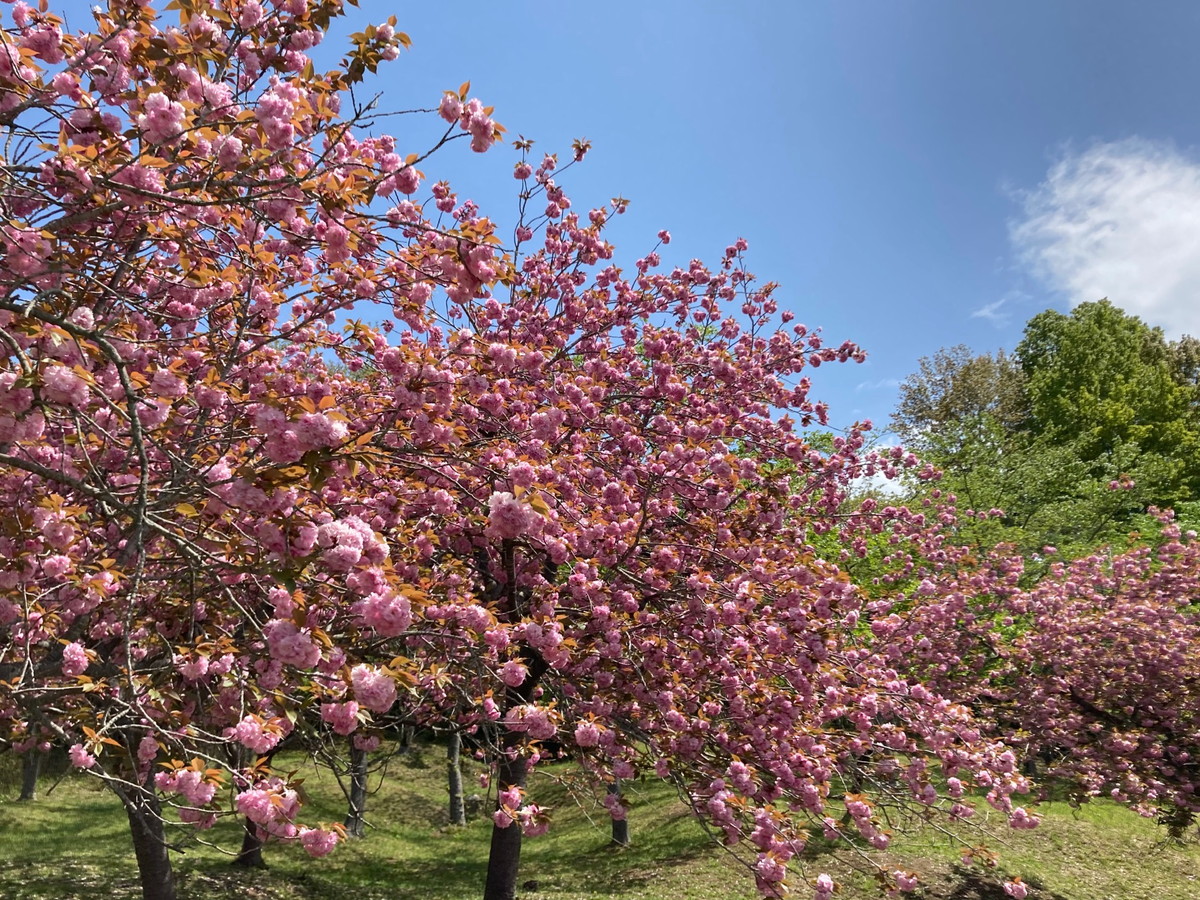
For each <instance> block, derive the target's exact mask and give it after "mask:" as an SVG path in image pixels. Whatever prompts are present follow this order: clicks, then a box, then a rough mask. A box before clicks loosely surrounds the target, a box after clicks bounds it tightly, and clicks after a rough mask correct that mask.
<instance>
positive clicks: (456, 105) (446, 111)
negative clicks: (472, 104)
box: [438, 91, 463, 123]
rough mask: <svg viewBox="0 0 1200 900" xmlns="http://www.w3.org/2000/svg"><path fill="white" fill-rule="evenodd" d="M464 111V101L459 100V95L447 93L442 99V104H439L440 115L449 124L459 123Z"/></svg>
mask: <svg viewBox="0 0 1200 900" xmlns="http://www.w3.org/2000/svg"><path fill="white" fill-rule="evenodd" d="M462 111H463V104H462V100H460V99H459V98H458V94H454V93H451V92H450V91H446V93H445V95H443V97H442V102H441V103H440V104H438V115H440V116H441V117H442V118H443V119H445V120H446V121H447V122H451V123H453V122H457V121H458V118H459V116H461V115H462Z"/></svg>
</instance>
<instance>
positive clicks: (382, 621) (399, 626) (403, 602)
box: [359, 591, 412, 637]
mask: <svg viewBox="0 0 1200 900" xmlns="http://www.w3.org/2000/svg"><path fill="white" fill-rule="evenodd" d="M359 609H360V611H361V614H362V618H363V621H364V622H365V623H366V624H367V625H368V626H369V627H370V628H373V629H374V630H375V633H376V634H378V635H379V636H380V637H395V636H396V635H399V634H403V633H404V632H405V631H407V630H408V626H409V625H411V624H412V604H411V603H410V602H409V600H408V598H407V597H402V596H400V595H399V594H393V593H391V592H390V591H384V592H381V593H375V594H371V595H370V596H368V597H367V598H366V599H365V600H363V602H362V605H361V606H360V607H359Z"/></svg>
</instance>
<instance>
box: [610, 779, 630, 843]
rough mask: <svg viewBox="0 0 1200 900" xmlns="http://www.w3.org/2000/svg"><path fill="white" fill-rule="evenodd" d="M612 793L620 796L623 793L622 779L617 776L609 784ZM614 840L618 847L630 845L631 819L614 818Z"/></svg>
mask: <svg viewBox="0 0 1200 900" xmlns="http://www.w3.org/2000/svg"><path fill="white" fill-rule="evenodd" d="M608 793H609V794H610V795H614V796H619V795H620V793H621V779H619V778H617V779H615V780H614V781H613V783H612V784H610V785H609V786H608ZM612 842H613V844H614V845H615V846H617V847H628V846H629V820H628V819H613V820H612Z"/></svg>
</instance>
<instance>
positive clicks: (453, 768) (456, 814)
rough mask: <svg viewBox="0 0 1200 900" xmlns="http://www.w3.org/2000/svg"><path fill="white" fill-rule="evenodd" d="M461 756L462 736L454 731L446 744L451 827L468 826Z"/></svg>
mask: <svg viewBox="0 0 1200 900" xmlns="http://www.w3.org/2000/svg"><path fill="white" fill-rule="evenodd" d="M461 755H462V735H460V734H459V733H458V732H457V731H452V732H450V738H449V740H448V742H447V744H446V786H447V788H448V789H449V791H450V824H451V825H466V824H467V808H466V804H465V802H464V800H463V780H462V765H461V764H460V761H459V757H460V756H461Z"/></svg>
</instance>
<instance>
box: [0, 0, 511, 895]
mask: <svg viewBox="0 0 1200 900" xmlns="http://www.w3.org/2000/svg"><path fill="white" fill-rule="evenodd" d="M172 5H173V7H174V8H176V9H177V10H178V23H177V24H171V25H167V24H163V23H161V22H160V20H159V16H158V12H157V11H156V10H155V9H154V8H153V7H152V6H151V5H149V4H147V3H142V2H132V0H112V2H110V3H108V4H107V8H97V9H96V10H95V25H94V27H93V28H92V29H91V30H90V31H88V32H85V33H80V34H67V33H65V31H64V26H63V23H62V21H61V19H60V18H59V17H57V16H55V15H54V14H53V13H52V12H51V11H50V10H49V9H48V7H47V5H46V4H42V5H41V7H39V8H38V9H33V8H31V7H30V6H29V5H27V4H25V3H21V2H17V3H9V4H7V5H6V9H5V10H4V12H5V16H6V21H5V22H4V30H3V33H2V44H0V117H2V118H3V122H4V126H5V128H6V130H7V135H6V144H5V155H4V158H3V161H2V165H3V182H2V186H0V204H2V205H3V209H4V222H5V224H4V225H3V226H2V227H0V245H2V252H3V263H2V264H0V345H2V346H3V354H4V355H3V362H2V364H0V496H2V497H3V500H4V503H5V505H6V508H8V509H9V510H11V511H12V515H11V516H6V517H5V520H4V525H3V530H2V532H0V553H2V554H3V556H4V558H5V560H6V566H5V568H4V571H3V573H0V723H2V725H0V728H2V731H0V734H3V735H4V737H5V739H6V741H7V742H8V743H10V744H12V745H13V746H14V747H15V748H17V749H18V750H26V749H30V748H34V747H39V746H41V745H43V744H44V743H45V742H46V741H50V740H53V741H59V742H64V743H67V744H69V745H70V746H71V758H72V760H73V762H74V763H75V764H76V765H77V766H79V767H81V768H83V769H86V770H88V771H89V772H92V773H94V774H96V775H98V776H99V777H101V778H103V779H104V780H105V781H106V783H107V784H108V785H109V786H110V787H111V788H112V789H113V791H114V792H115V793H116V794H117V795H118V796H119V797H120V799H121V801H122V802H123V804H124V807H125V809H126V812H127V813H128V816H129V821H130V825H131V829H132V834H133V839H134V846H135V850H136V853H137V857H138V862H139V867H140V870H141V873H142V883H143V891H144V894H145V896H146V897H148V898H149V897H162V898H169V897H173V896H174V887H173V884H172V877H171V871H170V861H169V858H168V855H167V851H166V842H165V838H164V832H163V815H162V804H163V798H164V797H167V798H171V802H172V803H173V804H174V805H177V806H179V807H180V808H179V812H178V817H179V818H180V819H182V820H183V821H184V822H186V823H192V824H194V825H197V826H200V827H204V826H206V825H208V824H210V823H211V821H212V820H213V817H214V815H215V811H216V809H217V808H218V798H219V794H218V788H219V787H220V786H221V785H227V784H233V785H235V786H236V787H238V788H239V789H240V793H239V794H238V799H237V808H238V810H239V811H240V812H241V813H243V814H245V815H248V816H249V817H250V818H251V819H252V820H254V821H255V822H256V823H257V825H258V826H259V828H260V829H262V830H264V831H265V832H268V833H270V834H271V835H274V836H277V837H280V838H283V839H294V840H298V841H299V842H301V843H302V844H303V845H304V846H305V848H306V849H308V850H309V852H310V853H312V854H313V855H321V854H324V853H327V852H328V851H329V850H330V849H331V848H332V846H333V844H334V843H335V842H336V840H337V838H338V836H339V831H338V829H337V828H335V827H330V826H320V827H307V826H303V825H300V824H299V823H298V822H297V821H296V819H295V811H296V808H297V796H296V794H295V791H294V790H292V789H291V788H290V787H289V786H288V785H287V784H286V783H285V782H284V781H281V780H280V779H278V778H276V777H275V776H273V775H271V774H270V772H269V771H268V770H267V769H265V768H263V767H255V766H254V765H251V766H249V767H245V768H243V767H242V766H241V765H240V764H239V763H230V762H229V761H228V760H229V759H230V756H231V754H230V752H228V751H229V750H230V748H235V749H236V748H241V750H242V751H245V752H247V753H250V754H254V755H264V754H267V753H269V752H270V751H271V750H272V748H274V747H275V746H276V745H277V744H278V742H279V741H280V740H281V738H283V737H284V736H285V735H287V734H288V733H289V732H291V731H292V730H293V729H294V727H295V722H297V721H301V717H299V716H298V713H297V710H298V709H300V707H301V706H302V704H303V702H304V700H305V699H307V697H308V695H307V694H305V693H303V692H304V691H305V690H308V689H309V688H308V687H307V686H308V685H310V684H311V683H314V682H320V683H322V684H326V685H327V686H329V685H333V684H335V683H336V684H337V685H339V686H340V687H339V688H338V689H337V691H338V692H340V693H342V694H345V695H346V698H347V700H346V702H345V703H344V704H342V705H341V707H340V709H339V710H338V711H337V712H336V713H332V714H329V715H327V717H326V718H327V719H333V720H334V724H335V725H336V724H337V722H338V721H339V720H338V715H339V714H343V715H344V713H345V712H346V710H347V709H348V708H349V706H350V705H351V704H354V703H355V702H356V701H354V700H350V699H348V698H349V697H351V696H354V695H356V694H357V695H358V696H359V700H361V702H362V708H363V710H364V712H363V713H362V715H363V716H364V717H365V716H367V715H368V713H367V712H365V710H369V709H379V708H380V707H381V705H382V703H383V698H384V697H385V696H386V695H387V685H391V684H392V682H391V681H390V680H389V677H388V676H383V675H380V674H379V673H378V670H377V669H376V668H374V667H370V666H357V667H354V668H353V669H351V668H350V667H346V666H344V659H345V651H344V650H342V649H341V648H338V647H335V646H334V645H333V642H332V640H331V639H330V637H329V635H328V633H327V632H326V631H325V627H326V626H329V625H330V624H331V622H330V621H329V620H327V619H322V618H320V617H319V616H316V615H314V616H313V617H311V618H309V617H307V616H306V609H307V608H309V604H310V598H311V599H312V601H315V599H316V598H317V597H321V596H324V595H329V597H330V600H329V606H328V607H327V608H328V609H336V608H338V606H337V603H336V602H335V601H334V600H333V599H332V598H333V597H334V596H337V597H340V596H341V595H342V594H343V593H344V591H345V590H346V583H347V581H348V576H349V575H350V573H351V571H352V569H353V567H354V563H355V561H356V560H357V559H358V558H360V557H365V558H368V559H370V560H372V561H373V562H375V563H380V562H382V561H383V560H384V559H385V558H386V556H387V548H386V545H385V543H384V541H383V540H382V538H380V537H379V536H377V535H375V534H374V533H373V532H372V531H371V530H370V528H369V527H367V526H366V525H365V524H364V523H362V522H360V521H357V520H351V521H344V520H340V519H338V520H335V517H334V514H333V513H330V512H329V511H328V510H329V508H330V503H331V502H334V501H336V496H335V495H333V494H332V493H331V492H322V490H321V487H320V485H321V484H322V480H323V473H324V471H325V468H326V467H327V466H328V465H329V464H330V460H331V459H333V458H335V457H338V456H339V455H352V454H353V452H354V450H355V444H354V442H353V435H352V434H351V432H350V427H349V426H350V423H349V422H348V420H347V418H346V416H345V414H344V412H342V411H341V410H339V409H337V408H336V401H335V400H334V399H333V398H334V395H335V392H336V384H337V381H338V376H336V375H335V374H332V373H330V372H329V371H328V369H327V366H326V364H325V359H326V357H327V356H328V353H329V351H330V348H331V347H333V346H335V345H336V344H337V342H338V341H339V337H338V336H337V335H335V334H333V333H331V331H330V330H329V328H328V325H329V323H330V322H331V321H332V320H333V319H334V318H335V317H336V315H337V314H338V312H339V311H341V310H344V309H347V308H349V307H350V306H352V305H353V304H355V303H358V302H366V301H373V302H378V303H381V304H385V305H386V307H387V308H389V310H390V312H391V314H393V315H395V316H397V317H400V318H408V319H410V320H412V321H414V322H415V321H418V320H419V319H420V318H421V317H422V316H423V315H424V312H423V309H422V303H421V300H420V299H419V298H418V297H413V296H411V295H410V293H409V291H408V288H409V287H410V286H411V285H410V283H409V282H408V281H407V280H405V278H404V277H403V271H402V270H401V269H400V268H397V267H396V265H395V260H396V259H397V247H398V246H399V245H400V244H402V243H403V238H401V237H400V236H399V229H398V227H396V226H395V225H393V224H392V223H390V222H389V221H388V220H387V219H385V218H383V217H382V216H381V215H379V214H377V212H376V207H377V206H378V204H380V203H381V202H383V201H384V200H385V198H387V197H390V196H396V195H405V194H411V193H413V192H414V191H416V190H417V189H418V187H419V185H420V182H421V180H422V175H421V173H420V171H419V170H418V169H417V168H416V166H417V165H418V164H419V162H420V160H421V159H423V158H424V156H425V155H428V152H431V151H432V150H436V149H437V148H438V147H440V146H442V145H444V144H446V143H448V142H450V141H453V140H455V139H456V138H458V137H462V138H465V139H466V140H468V141H470V143H471V146H472V147H473V149H475V150H479V151H482V150H485V149H487V147H488V146H489V145H490V144H491V143H492V142H493V141H494V140H495V138H496V137H497V136H498V134H499V128H498V126H497V125H496V124H495V123H494V122H493V121H492V120H491V118H490V116H489V114H488V111H487V110H486V109H485V108H484V107H483V106H482V104H480V103H479V101H477V100H474V99H468V98H467V97H466V90H465V88H464V90H463V91H462V95H461V96H460V95H458V94H455V95H454V96H453V104H451V103H450V101H449V100H446V101H445V102H444V103H443V109H444V110H445V109H448V108H450V106H451V105H452V106H453V108H454V110H455V114H454V116H453V117H449V116H445V115H444V116H443V118H446V119H447V121H445V122H444V123H443V125H444V126H445V127H444V132H443V133H442V135H441V137H440V138H436V137H435V138H434V139H433V141H432V142H431V145H430V146H428V147H426V148H425V150H423V151H421V152H420V154H419V155H418V154H417V153H412V154H410V155H407V156H404V155H402V153H403V152H404V151H402V150H400V149H399V148H398V147H397V142H396V141H395V139H393V138H391V137H386V136H385V137H375V138H360V137H359V136H358V135H360V134H361V132H362V130H363V128H364V127H365V126H367V125H369V124H370V118H369V115H368V114H367V113H365V112H364V110H363V109H361V108H359V107H358V106H357V105H356V104H355V103H354V102H353V99H352V95H351V94H350V93H349V89H350V88H351V87H352V86H354V85H355V84H356V83H358V82H359V81H361V79H362V78H363V76H364V74H365V73H366V72H367V71H369V70H372V71H373V70H374V69H375V68H376V66H377V65H378V64H379V63H380V62H382V61H385V60H389V59H393V58H395V57H396V56H397V55H398V54H399V52H400V50H401V48H402V47H403V46H405V45H406V44H407V43H408V38H407V37H406V36H405V35H404V34H402V33H400V32H398V31H396V30H395V27H394V24H390V23H389V24H383V25H380V26H377V27H371V28H368V29H367V30H366V31H364V32H362V33H360V34H357V35H354V36H353V37H352V46H351V48H350V51H349V53H348V54H347V56H346V57H345V59H344V60H343V61H342V64H341V66H340V67H339V68H336V69H334V70H333V71H330V72H327V73H323V74H321V73H317V72H316V71H315V69H314V67H313V65H312V63H311V61H310V59H309V58H308V56H307V53H306V51H308V50H309V49H310V48H312V47H313V46H314V45H316V44H317V43H319V42H320V41H321V39H322V37H323V35H324V32H325V30H326V28H327V27H328V25H329V23H330V22H331V20H332V19H333V18H334V17H335V16H336V15H338V14H339V13H340V11H341V7H342V4H341V2H340V0H314V2H297V0H279V2H273V3H270V4H266V5H264V4H260V3H258V2H255V0H227V2H203V0H180V2H177V3H174V4H172ZM324 548H329V549H327V550H326V552H325V553H324V557H325V561H324V564H323V565H322V566H319V567H314V569H313V570H308V571H304V570H301V569H299V568H297V569H295V570H291V571H282V570H281V566H280V560H281V558H283V557H285V556H287V555H288V551H289V550H290V551H291V552H292V553H295V554H297V555H304V554H309V553H313V552H314V551H318V550H321V549H324ZM313 605H314V606H315V605H316V604H315V602H314V603H313ZM263 623H268V625H269V627H264V624H263ZM343 669H344V675H345V677H344V678H343ZM298 672H304V675H303V677H300V676H298V675H297V673H298ZM380 679H382V683H381V681H380ZM293 690H295V691H300V693H298V694H297V693H292V691H293ZM393 690H394V687H393ZM331 691H334V689H333V688H332V687H327V691H326V692H327V693H329V692H331ZM241 755H244V753H233V754H232V756H233V757H234V758H237V757H239V756H241ZM251 760H253V756H252V757H251Z"/></svg>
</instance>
